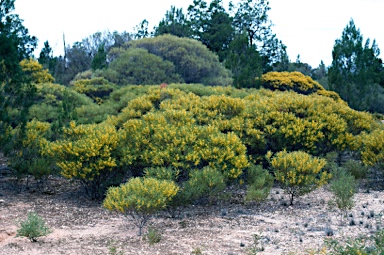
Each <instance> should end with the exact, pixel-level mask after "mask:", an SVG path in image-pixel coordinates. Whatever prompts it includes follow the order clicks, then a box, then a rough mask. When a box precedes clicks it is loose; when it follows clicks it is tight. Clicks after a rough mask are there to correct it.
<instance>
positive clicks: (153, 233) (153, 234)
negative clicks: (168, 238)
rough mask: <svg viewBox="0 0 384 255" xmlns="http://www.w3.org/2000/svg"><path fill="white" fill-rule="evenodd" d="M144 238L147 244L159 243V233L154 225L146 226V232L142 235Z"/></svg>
mask: <svg viewBox="0 0 384 255" xmlns="http://www.w3.org/2000/svg"><path fill="white" fill-rule="evenodd" d="M144 239H145V240H147V241H148V243H149V245H153V244H156V243H159V242H160V241H161V233H160V232H159V231H158V230H157V229H156V228H154V227H148V232H147V233H146V234H145V235H144Z"/></svg>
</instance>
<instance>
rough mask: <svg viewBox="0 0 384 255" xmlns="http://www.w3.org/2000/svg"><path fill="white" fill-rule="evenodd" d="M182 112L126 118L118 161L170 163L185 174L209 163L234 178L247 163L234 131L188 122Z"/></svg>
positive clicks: (137, 163)
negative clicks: (223, 131) (132, 118)
mask: <svg viewBox="0 0 384 255" xmlns="http://www.w3.org/2000/svg"><path fill="white" fill-rule="evenodd" d="M184 115H185V116H186V112H179V113H178V114H177V113H176V112H175V111H174V112H165V113H164V112H163V113H160V112H158V113H150V114H147V115H145V116H143V118H142V119H141V120H129V121H127V122H126V123H125V124H124V128H123V129H122V130H121V134H122V136H121V137H122V140H121V146H119V147H120V148H121V158H122V162H123V163H124V164H127V165H135V166H136V167H142V168H145V167H150V166H166V167H167V166H171V167H175V168H178V169H180V170H182V171H185V173H184V174H186V175H188V173H189V172H188V171H189V170H190V169H192V168H198V169H201V168H203V167H205V166H210V167H213V168H216V169H218V170H220V171H221V172H222V173H223V174H224V176H225V177H226V178H237V177H238V176H239V175H240V174H241V173H242V169H244V168H245V167H247V166H248V160H247V157H246V148H245V146H244V145H243V144H242V143H241V140H240V139H239V138H238V137H237V136H236V135H235V134H234V133H228V134H223V133H221V132H220V131H219V130H218V129H216V128H215V127H212V126H198V125H195V124H193V123H190V121H189V119H188V118H184V117H183V116H184ZM176 117H177V118H178V120H176V119H175V118H176ZM176 123H179V124H176Z"/></svg>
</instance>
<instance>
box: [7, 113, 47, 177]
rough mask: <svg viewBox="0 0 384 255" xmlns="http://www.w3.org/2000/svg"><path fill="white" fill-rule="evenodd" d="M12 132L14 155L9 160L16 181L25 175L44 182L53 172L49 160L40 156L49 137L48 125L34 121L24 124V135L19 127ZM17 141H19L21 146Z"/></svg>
mask: <svg viewBox="0 0 384 255" xmlns="http://www.w3.org/2000/svg"><path fill="white" fill-rule="evenodd" d="M12 132H13V137H14V141H13V142H14V144H13V150H14V153H12V154H11V155H12V156H11V157H10V159H9V163H10V166H11V168H12V170H13V171H12V174H13V175H14V176H15V177H16V178H17V179H18V180H19V179H21V178H22V177H24V176H25V175H32V176H33V177H34V178H35V179H36V180H39V181H44V180H45V179H46V177H48V175H49V174H51V173H52V170H53V164H52V163H51V162H50V160H49V159H48V158H46V157H44V156H42V149H43V147H44V146H45V145H46V144H47V141H48V140H47V139H49V138H50V136H51V126H50V124H49V123H47V122H41V121H38V120H35V119H34V120H32V121H30V122H28V123H27V124H26V128H25V133H24V134H22V133H21V129H20V127H17V128H15V129H14V130H13V131H12ZM18 139H21V144H20V143H19V140H18ZM20 145H21V146H20Z"/></svg>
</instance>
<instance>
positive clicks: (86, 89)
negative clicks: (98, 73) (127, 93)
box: [71, 77, 116, 103]
mask: <svg viewBox="0 0 384 255" xmlns="http://www.w3.org/2000/svg"><path fill="white" fill-rule="evenodd" d="M71 85H72V86H71V88H72V89H73V90H74V91H76V92H78V93H81V94H86V95H87V96H88V97H90V98H92V99H93V100H95V101H96V103H97V102H99V103H100V102H102V101H103V100H104V99H106V98H108V96H109V94H110V93H111V92H112V91H113V90H114V89H115V88H116V86H115V85H113V84H111V83H110V82H108V81H107V80H106V79H104V78H102V77H95V78H91V79H79V80H76V81H73V82H72V83H71ZM100 100H101V101H100Z"/></svg>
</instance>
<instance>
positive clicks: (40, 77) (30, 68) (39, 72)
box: [20, 58, 55, 84]
mask: <svg viewBox="0 0 384 255" xmlns="http://www.w3.org/2000/svg"><path fill="white" fill-rule="evenodd" d="M20 66H21V69H22V70H23V71H24V72H25V73H27V74H28V75H30V76H31V78H32V82H34V83H36V84H41V83H52V82H54V81H55V79H54V78H53V76H52V75H51V74H50V73H49V72H48V70H47V69H43V66H42V65H41V64H40V63H39V62H37V61H36V60H35V59H33V58H30V59H24V60H22V61H21V62H20Z"/></svg>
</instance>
